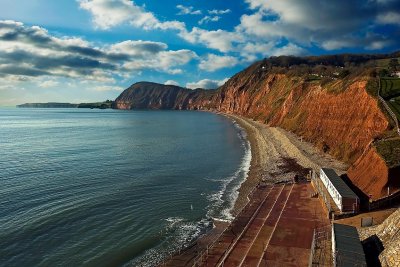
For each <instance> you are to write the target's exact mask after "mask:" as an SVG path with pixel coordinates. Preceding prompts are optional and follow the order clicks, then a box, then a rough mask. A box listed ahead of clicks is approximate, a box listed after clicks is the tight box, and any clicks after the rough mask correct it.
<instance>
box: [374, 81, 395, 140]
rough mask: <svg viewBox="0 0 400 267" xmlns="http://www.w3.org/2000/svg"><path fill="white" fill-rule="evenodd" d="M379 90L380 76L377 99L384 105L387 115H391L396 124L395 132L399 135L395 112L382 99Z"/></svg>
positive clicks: (379, 85) (379, 84)
mask: <svg viewBox="0 0 400 267" xmlns="http://www.w3.org/2000/svg"><path fill="white" fill-rule="evenodd" d="M380 92H381V78H379V79H378V99H379V101H380V102H381V103H382V105H383V106H384V107H385V109H386V111H387V112H388V113H389V115H390V116H391V117H392V119H393V121H394V123H395V125H396V130H397V133H398V135H400V127H399V120H398V119H397V116H396V114H394V112H393V111H392V109H391V108H390V107H389V105H388V104H387V103H386V101H385V99H383V97H381V95H380Z"/></svg>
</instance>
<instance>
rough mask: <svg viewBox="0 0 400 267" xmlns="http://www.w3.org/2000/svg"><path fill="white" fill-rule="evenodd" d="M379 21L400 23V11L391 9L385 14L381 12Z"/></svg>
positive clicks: (382, 22) (381, 22)
mask: <svg viewBox="0 0 400 267" xmlns="http://www.w3.org/2000/svg"><path fill="white" fill-rule="evenodd" d="M377 22H378V23H380V24H397V25H400V13H398V12H394V11H389V12H386V13H383V14H379V15H378V17H377Z"/></svg>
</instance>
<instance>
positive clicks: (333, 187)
mask: <svg viewBox="0 0 400 267" xmlns="http://www.w3.org/2000/svg"><path fill="white" fill-rule="evenodd" d="M320 179H321V181H322V183H323V184H324V185H325V187H326V189H327V191H328V192H329V194H330V196H331V197H332V199H333V201H334V202H335V204H336V206H337V207H338V208H339V210H340V211H341V212H358V210H359V207H360V199H359V198H358V197H357V195H356V194H355V193H354V192H353V191H352V190H351V189H350V188H349V187H348V186H347V185H346V183H345V182H344V181H343V180H342V179H341V178H340V177H339V176H338V175H337V174H336V172H335V171H334V170H332V169H328V168H322V169H321V171H320Z"/></svg>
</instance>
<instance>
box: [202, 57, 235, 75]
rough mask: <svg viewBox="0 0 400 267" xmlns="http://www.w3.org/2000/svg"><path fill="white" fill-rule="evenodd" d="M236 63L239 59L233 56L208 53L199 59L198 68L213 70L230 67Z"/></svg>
mask: <svg viewBox="0 0 400 267" xmlns="http://www.w3.org/2000/svg"><path fill="white" fill-rule="evenodd" d="M237 64H239V60H238V59H237V58H235V57H232V56H218V55H214V54H208V55H207V57H206V58H203V59H202V60H201V61H200V64H199V68H200V69H202V70H206V71H209V72H213V71H216V70H219V69H223V68H232V67H234V66H236V65H237Z"/></svg>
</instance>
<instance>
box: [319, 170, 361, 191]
mask: <svg viewBox="0 0 400 267" xmlns="http://www.w3.org/2000/svg"><path fill="white" fill-rule="evenodd" d="M322 171H323V172H324V173H325V174H326V176H327V177H328V179H329V180H330V181H331V182H332V184H333V186H334V187H335V188H336V190H337V191H338V192H339V194H340V195H341V196H342V197H346V198H358V196H357V195H356V194H355V193H354V192H353V190H351V189H350V187H349V186H348V185H347V184H346V183H345V182H344V181H343V180H342V178H340V177H339V176H338V175H337V174H336V172H335V171H334V170H332V169H329V168H322Z"/></svg>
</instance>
